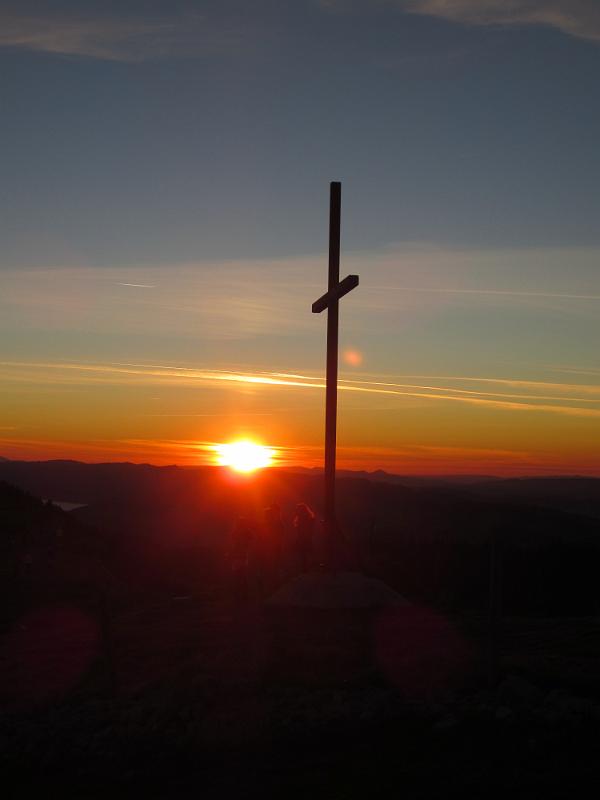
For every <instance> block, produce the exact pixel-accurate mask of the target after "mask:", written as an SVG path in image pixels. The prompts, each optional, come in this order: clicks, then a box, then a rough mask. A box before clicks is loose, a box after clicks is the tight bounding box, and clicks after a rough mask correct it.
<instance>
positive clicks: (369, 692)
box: [0, 598, 600, 798]
mask: <svg viewBox="0 0 600 800" xmlns="http://www.w3.org/2000/svg"><path fill="white" fill-rule="evenodd" d="M48 619H49V618H48V617H45V618H44V621H45V625H46V626H47V627H46V633H47V635H46V638H45V639H44V638H43V637H41V636H40V635H37V634H36V636H35V637H33V639H32V640H28V639H27V636H26V635H25V634H26V632H27V630H30V631H36V630H38V629H36V627H35V626H36V624H37V623H36V621H35V620H33V621H32V620H31V619H25V620H22V621H21V622H20V628H19V630H20V636H21V638H19V637H18V636H15V631H14V630H13V631H9V632H8V634H6V635H5V637H4V638H3V648H2V675H3V681H2V701H3V703H2V704H3V707H4V709H5V712H4V713H3V715H2V718H1V723H0V751H1V753H2V762H3V764H2V769H3V775H4V778H5V784H6V785H7V786H8V785H12V786H13V790H12V791H13V792H14V793H13V795H12V796H14V797H19V798H20V797H23V796H25V795H26V793H29V792H31V791H40V790H43V791H45V792H47V793H50V795H51V796H54V794H56V795H57V796H58V794H60V796H62V797H71V796H73V797H78V798H79V797H90V798H92V797H94V798H95V797H105V796H107V794H109V793H110V794H111V795H118V796H128V797H129V796H133V795H136V796H137V794H138V793H143V794H145V795H148V796H155V797H178V796H187V795H188V794H191V793H192V792H194V793H201V794H202V796H203V797H213V796H214V797H216V796H219V797H228V796H232V797H234V796H235V797H250V796H255V795H256V796H261V797H265V796H271V795H273V796H275V795H277V796H279V795H280V794H283V793H285V795H286V796H291V797H314V796H318V797H334V798H338V797H339V798H344V797H348V798H354V797H360V796H369V797H373V796H375V797H378V796H386V797H387V796H389V795H390V793H391V792H392V791H393V792H394V793H397V794H400V793H406V792H408V793H409V795H410V797H413V798H418V797H437V796H439V795H440V794H441V793H442V792H443V793H444V794H447V793H451V794H453V793H455V792H458V791H460V792H461V793H462V794H465V793H466V792H468V793H469V794H470V796H480V795H483V794H484V793H485V794H486V795H488V796H489V795H493V796H494V795H500V794H502V795H504V794H506V793H507V792H510V794H511V796H513V797H514V796H517V797H534V796H539V795H541V794H542V793H543V794H544V795H545V796H561V797H564V796H565V795H566V794H567V793H569V794H571V793H573V792H574V791H576V790H577V787H579V786H581V785H583V782H584V781H587V782H588V783H593V784H594V785H595V786H596V788H600V787H599V785H598V781H599V778H600V767H599V764H600V759H599V756H600V752H599V744H600V679H599V676H600V671H599V670H598V666H599V664H598V660H599V659H600V648H599V647H598V637H599V636H600V622H599V621H598V620H591V619H587V620H537V621H536V620H520V621H519V620H509V621H505V623H504V625H503V628H502V636H501V642H500V644H501V648H500V650H501V660H500V664H499V666H500V669H499V679H498V681H497V683H496V684H495V685H494V686H490V685H489V684H488V682H487V676H486V673H485V670H483V669H482V668H481V665H482V664H483V663H484V662H483V659H481V658H478V654H482V653H483V652H484V650H485V648H484V644H485V637H484V636H483V634H482V631H483V627H482V625H481V621H480V620H454V621H453V625H454V627H455V629H456V630H457V631H459V632H460V635H461V637H463V638H464V641H465V642H467V643H468V644H469V653H470V654H471V662H470V667H469V670H468V674H467V671H465V674H464V675H462V679H461V680H457V679H453V680H452V681H450V682H448V681H446V682H445V683H444V685H443V686H442V685H436V686H435V687H433V688H431V690H430V691H429V690H427V691H423V685H424V684H419V690H418V691H415V692H413V693H412V696H411V694H410V692H407V691H406V687H405V686H403V685H402V684H401V683H399V682H398V681H396V682H394V680H393V679H392V678H393V676H390V673H389V672H388V673H386V674H382V673H381V672H377V671H376V670H375V671H372V672H370V673H368V674H361V675H360V676H358V675H357V676H354V677H353V676H351V675H349V676H347V677H338V678H337V679H335V680H332V679H331V676H329V677H328V679H327V680H319V678H318V676H316V677H315V679H314V680H299V679H298V677H297V675H296V676H292V675H291V674H286V673H285V671H283V672H280V673H274V672H273V670H269V668H268V667H269V664H268V657H267V656H265V653H267V655H268V648H265V641H266V639H265V636H264V619H263V618H262V617H261V616H260V615H259V614H257V613H244V614H239V613H238V614H236V613H232V610H231V609H226V608H222V607H219V606H217V605H211V603H210V602H208V601H207V599H206V598H202V599H200V598H196V599H195V598H178V599H172V598H171V599H170V600H169V601H168V602H167V601H165V599H164V598H163V599H161V600H160V601H157V603H156V604H154V605H152V604H150V605H146V606H145V607H143V608H130V609H128V610H126V611H123V612H121V613H119V614H115V616H114V618H113V620H112V631H111V633H110V647H111V653H110V658H109V659H107V657H106V655H107V654H106V652H105V645H106V641H107V640H106V639H105V638H103V635H101V632H100V633H98V635H96V633H97V631H95V629H94V628H93V626H92V627H86V626H85V625H83V626H81V625H80V627H79V628H77V627H75V628H73V627H72V626H71V628H69V629H68V631H67V634H66V635H67V639H68V640H67V641H65V640H64V639H62V640H61V638H60V635H59V634H57V633H55V634H53V633H52V622H50V623H48ZM50 620H51V618H50ZM27 626H29V628H28V627H27ZM77 636H79V637H80V640H81V641H80V642H79V645H78V643H77V641H76V640H77ZM67 645H68V646H67ZM78 646H80V649H81V648H83V649H84V650H85V652H86V653H87V654H88V656H89V658H88V660H87V661H86V660H85V659H79V660H78V659H77V658H74V657H73V652H74V651H76V650H77V647H78ZM28 648H29V649H28ZM86 648H87V649H86ZM428 652H429V656H428V657H429V658H432V657H433V658H442V657H443V651H442V653H441V655H440V653H436V652H435V650H431V648H430V649H429V651H428ZM69 654H71V655H69ZM109 662H110V663H109ZM65 663H67V664H68V665H70V667H69V668H70V672H69V670H66V673H68V675H69V676H70V678H69V679H70V684H69V685H66V684H63V685H61V683H60V681H58V680H57V675H61V674H63V673H65ZM420 663H424V662H420ZM73 664H75V665H76V666H77V665H83V666H81V668H80V672H79V673H77V671H76V670H74V669H73ZM66 673H65V674H66ZM402 674H413V673H412V672H408V673H402ZM428 674H429V673H428ZM431 674H432V673H431ZM45 676H46V678H47V677H48V676H52V678H53V679H52V680H45ZM454 678H456V676H454ZM415 685H416V684H415ZM8 796H11V795H10V794H9V795H8Z"/></svg>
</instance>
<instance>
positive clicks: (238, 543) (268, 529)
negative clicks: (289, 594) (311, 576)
mask: <svg viewBox="0 0 600 800" xmlns="http://www.w3.org/2000/svg"><path fill="white" fill-rule="evenodd" d="M315 528H316V517H315V514H314V512H313V511H312V510H311V508H309V506H307V505H306V503H299V504H298V505H297V506H296V512H295V515H294V518H293V521H292V526H291V529H288V528H287V527H286V525H285V524H284V521H283V518H282V515H281V508H280V507H279V505H278V504H277V503H273V504H272V505H270V506H268V508H265V510H264V512H263V518H262V521H261V522H256V521H254V520H252V519H250V518H249V517H244V516H241V517H238V519H237V520H236V522H235V525H234V527H233V530H232V532H231V537H230V541H229V546H228V550H227V562H228V568H229V571H230V575H231V581H232V589H233V594H234V597H235V598H236V599H237V600H238V601H242V600H244V599H246V598H247V597H248V595H249V593H250V592H252V593H256V594H258V595H259V596H266V595H267V594H268V593H269V592H272V591H274V590H275V589H276V588H277V586H278V585H279V584H280V583H281V582H282V581H283V580H284V579H285V578H287V577H290V576H291V575H294V574H298V573H300V572H306V571H307V570H309V569H310V568H311V567H312V566H314V565H315V564H316V562H317V557H318V553H317V550H318V547H317V545H318V543H317V541H316V539H315Z"/></svg>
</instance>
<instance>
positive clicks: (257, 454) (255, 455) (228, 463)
mask: <svg viewBox="0 0 600 800" xmlns="http://www.w3.org/2000/svg"><path fill="white" fill-rule="evenodd" d="M215 451H216V453H217V464H220V466H222V467H230V468H231V469H233V470H235V472H254V471H255V470H257V469H262V468H263V467H270V466H271V465H272V464H273V457H274V455H275V451H274V450H272V449H271V448H270V447H265V446H264V445H262V444H256V443H255V442H251V441H248V440H242V441H239V442H230V443H229V444H218V445H216V447H215Z"/></svg>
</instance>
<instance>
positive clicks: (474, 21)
mask: <svg viewBox="0 0 600 800" xmlns="http://www.w3.org/2000/svg"><path fill="white" fill-rule="evenodd" d="M402 6H403V7H405V8H406V10H407V11H408V12H410V13H412V14H423V15H426V16H431V17H440V18H441V19H446V20H449V21H451V22H460V23H466V24H468V25H547V26H549V27H551V28H556V29H557V30H560V31H562V32H563V33H567V34H570V35H571V36H577V37H579V38H581V39H590V40H592V41H600V3H598V1H597V0H402Z"/></svg>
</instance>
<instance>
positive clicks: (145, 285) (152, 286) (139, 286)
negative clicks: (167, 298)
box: [117, 283, 156, 289]
mask: <svg viewBox="0 0 600 800" xmlns="http://www.w3.org/2000/svg"><path fill="white" fill-rule="evenodd" d="M117 286H133V287H135V288H136V289H156V285H155V284H152V283H117Z"/></svg>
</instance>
